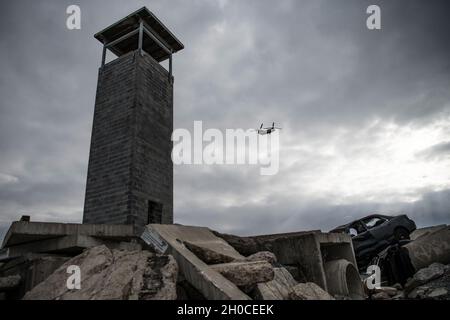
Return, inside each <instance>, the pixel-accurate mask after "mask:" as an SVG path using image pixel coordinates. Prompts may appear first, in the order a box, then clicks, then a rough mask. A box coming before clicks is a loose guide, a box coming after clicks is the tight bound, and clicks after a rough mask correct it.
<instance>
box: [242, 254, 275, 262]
mask: <svg viewBox="0 0 450 320" xmlns="http://www.w3.org/2000/svg"><path fill="white" fill-rule="evenodd" d="M245 261H267V262H269V263H270V264H271V265H274V264H276V263H277V257H276V256H275V255H274V254H273V253H272V252H269V251H260V252H257V253H254V254H252V255H249V256H248V257H246V258H245Z"/></svg>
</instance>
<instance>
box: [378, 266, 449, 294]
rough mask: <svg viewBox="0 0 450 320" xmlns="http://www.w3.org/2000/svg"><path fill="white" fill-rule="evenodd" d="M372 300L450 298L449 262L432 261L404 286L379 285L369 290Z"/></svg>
mask: <svg viewBox="0 0 450 320" xmlns="http://www.w3.org/2000/svg"><path fill="white" fill-rule="evenodd" d="M370 299H373V300H403V299H433V300H449V299H450V264H448V265H443V264H442V263H433V264H431V265H430V266H428V267H426V268H423V269H420V270H419V271H417V272H416V273H415V274H414V276H413V277H412V278H410V279H409V280H408V282H406V284H405V285H404V286H402V285H401V284H399V283H397V284H395V285H394V286H392V287H381V288H379V289H374V290H373V291H371V292H370Z"/></svg>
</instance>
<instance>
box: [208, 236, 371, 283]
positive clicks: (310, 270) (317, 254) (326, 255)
mask: <svg viewBox="0 0 450 320" xmlns="http://www.w3.org/2000/svg"><path fill="white" fill-rule="evenodd" d="M216 234H217V235H219V236H220V237H223V239H225V240H226V241H227V242H229V243H230V244H231V245H232V246H234V247H235V248H236V250H238V251H239V252H241V253H242V252H247V253H248V252H249V251H253V252H251V254H253V253H256V252H258V251H270V252H272V253H274V254H275V256H276V257H277V259H278V262H279V263H280V264H282V265H287V266H294V267H297V268H298V274H301V276H302V277H303V278H304V279H305V280H306V281H307V282H314V283H316V284H318V285H319V286H320V287H321V288H322V289H324V290H326V291H327V290H328V285H327V278H326V274H325V264H326V263H327V262H329V261H332V260H338V259H345V260H346V261H348V262H349V263H350V264H352V265H353V266H354V267H355V268H356V266H357V265H356V259H355V254H354V250H353V244H352V240H351V237H350V236H348V235H346V234H341V233H322V232H320V231H307V232H293V233H283V234H272V235H263V236H252V237H237V236H232V235H223V234H219V233H216ZM247 245H248V246H250V248H251V250H248V249H246V246H247ZM346 270H347V269H346ZM348 270H350V269H348ZM358 277H359V276H357V277H353V278H354V279H356V280H358ZM356 280H355V281H356ZM358 281H360V279H359V280H358ZM352 283H354V282H352ZM361 287H362V285H361Z"/></svg>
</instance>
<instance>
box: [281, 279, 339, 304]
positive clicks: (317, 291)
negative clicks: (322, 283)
mask: <svg viewBox="0 0 450 320" xmlns="http://www.w3.org/2000/svg"><path fill="white" fill-rule="evenodd" d="M289 298H290V299H291V300H335V299H334V298H333V297H332V296H331V295H330V294H329V293H328V292H326V291H325V290H323V289H322V288H321V287H319V286H318V285H317V284H315V283H313V282H307V283H299V284H297V285H296V286H295V287H294V288H292V291H291V292H290V294H289Z"/></svg>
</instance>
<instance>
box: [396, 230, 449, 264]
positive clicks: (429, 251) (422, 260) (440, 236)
mask: <svg viewBox="0 0 450 320" xmlns="http://www.w3.org/2000/svg"><path fill="white" fill-rule="evenodd" d="M403 248H404V250H406V251H407V253H408V256H409V259H410V261H411V264H412V266H413V267H414V269H415V270H420V269H422V268H426V267H428V266H429V265H430V264H432V263H434V262H439V263H442V264H450V226H446V227H445V228H440V229H438V230H436V231H434V232H430V233H428V234H424V235H423V236H421V237H418V238H417V239H416V240H414V241H411V242H410V243H408V244H406V245H404V246H403Z"/></svg>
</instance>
